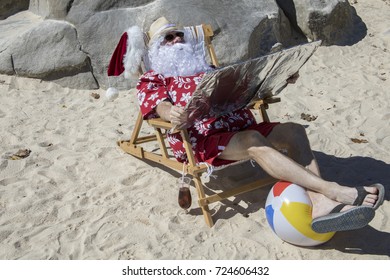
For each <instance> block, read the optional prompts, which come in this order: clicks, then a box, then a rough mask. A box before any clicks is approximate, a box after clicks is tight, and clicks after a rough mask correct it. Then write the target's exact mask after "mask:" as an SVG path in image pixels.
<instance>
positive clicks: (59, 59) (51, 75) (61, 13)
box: [0, 0, 355, 89]
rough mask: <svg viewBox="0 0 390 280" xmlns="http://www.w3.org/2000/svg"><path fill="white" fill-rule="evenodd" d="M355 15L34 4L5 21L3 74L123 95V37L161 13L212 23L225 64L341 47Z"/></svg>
mask: <svg viewBox="0 0 390 280" xmlns="http://www.w3.org/2000/svg"><path fill="white" fill-rule="evenodd" d="M3 1H4V0H3ZM8 2H9V3H11V1H7V0H6V2H5V3H8ZM22 2H23V1H14V4H13V5H16V6H18V7H20V6H21V4H22ZM282 10H283V11H282ZM0 11H1V10H0ZM353 11H354V9H353V8H352V7H351V6H350V5H349V4H348V2H347V1H343V0H276V1H273V0H248V1H235V0H225V1H224V5H221V3H220V2H217V1H209V0H199V1H197V2H196V6H195V5H194V1H192V0H181V1H173V0H134V1H125V0H94V1H82V0H30V6H29V12H26V11H25V12H21V13H18V14H16V15H14V16H10V17H8V18H6V19H4V20H1V21H0V74H8V75H14V74H17V75H21V76H25V77H32V78H38V79H43V80H51V81H55V82H57V83H59V84H61V85H63V86H68V87H81V88H90V89H93V88H96V87H103V88H108V87H110V86H112V87H116V88H119V89H125V88H128V87H129V86H132V85H134V81H129V80H125V79H124V78H123V77H122V76H120V77H110V79H108V78H107V75H106V71H107V66H108V63H109V60H110V58H111V54H112V53H113V51H114V49H115V47H116V45H117V43H118V41H119V39H120V36H121V35H122V34H123V32H125V31H126V30H127V29H128V28H129V27H130V26H132V25H138V26H140V27H141V28H143V29H144V30H147V29H148V27H149V26H150V24H151V23H152V22H153V21H154V20H155V19H156V18H158V17H160V16H162V15H164V16H165V17H167V18H168V19H169V20H171V21H173V22H176V23H179V24H182V25H197V24H200V23H208V24H211V26H212V28H213V30H214V33H215V36H214V39H213V44H214V47H215V50H216V54H217V57H218V58H219V61H220V63H221V64H222V65H224V64H228V63H234V62H237V61H241V60H246V59H248V58H253V57H256V56H260V55H264V54H267V53H269V52H271V51H274V50H275V46H281V45H282V46H283V47H291V46H293V45H297V44H299V43H302V42H307V40H317V39H321V40H323V41H324V42H325V43H326V44H333V43H335V42H340V41H341V40H342V38H343V37H345V34H346V33H345V32H346V30H347V29H348V28H351V26H353V25H354V24H355V23H354V22H353Z"/></svg>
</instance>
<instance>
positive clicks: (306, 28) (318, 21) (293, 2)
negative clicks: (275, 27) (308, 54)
mask: <svg viewBox="0 0 390 280" xmlns="http://www.w3.org/2000/svg"><path fill="white" fill-rule="evenodd" d="M276 2H277V3H278V5H279V6H280V7H281V9H282V10H283V11H284V13H285V14H286V16H287V17H288V18H289V20H290V22H291V25H292V26H293V27H294V29H295V30H297V31H298V32H300V33H302V34H304V35H305V36H306V37H307V38H308V39H309V40H322V42H323V44H325V45H333V44H345V43H346V42H347V41H348V40H349V37H350V35H351V32H353V29H354V24H356V22H355V17H356V15H355V13H354V9H353V8H352V6H351V5H350V4H349V2H348V0H276Z"/></svg>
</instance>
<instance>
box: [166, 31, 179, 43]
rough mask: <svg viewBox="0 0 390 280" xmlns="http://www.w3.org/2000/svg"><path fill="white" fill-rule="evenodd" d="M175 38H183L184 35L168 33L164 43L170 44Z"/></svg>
mask: <svg viewBox="0 0 390 280" xmlns="http://www.w3.org/2000/svg"><path fill="white" fill-rule="evenodd" d="M176 37H179V38H183V37H184V33H183V32H180V31H178V32H176V33H169V34H167V35H165V37H164V39H165V41H167V42H171V41H173V39H175V38H176Z"/></svg>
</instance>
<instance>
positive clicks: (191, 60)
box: [149, 43, 211, 77]
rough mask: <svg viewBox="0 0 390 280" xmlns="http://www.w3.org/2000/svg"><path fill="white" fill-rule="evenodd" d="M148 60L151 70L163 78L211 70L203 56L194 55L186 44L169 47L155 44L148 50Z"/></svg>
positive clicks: (192, 50) (190, 47)
mask: <svg viewBox="0 0 390 280" xmlns="http://www.w3.org/2000/svg"><path fill="white" fill-rule="evenodd" d="M149 59H150V62H151V68H152V69H153V70H154V71H155V72H157V73H159V74H162V75H164V76H165V77H175V76H192V75H195V74H198V73H201V72H206V71H208V70H210V69H211V67H210V66H209V65H208V64H207V62H206V61H205V59H204V57H203V55H196V54H195V52H194V49H193V48H192V46H191V45H190V44H188V43H184V44H182V43H176V44H174V45H171V46H160V44H159V43H156V44H154V45H153V46H152V47H151V49H150V52H149Z"/></svg>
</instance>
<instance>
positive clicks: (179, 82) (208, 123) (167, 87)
mask: <svg viewBox="0 0 390 280" xmlns="http://www.w3.org/2000/svg"><path fill="white" fill-rule="evenodd" d="M203 75H204V74H203V73H201V74H198V75H194V76H188V77H180V76H178V77H168V78H166V77H164V76H163V75H161V74H157V73H156V72H154V71H149V72H147V73H145V74H144V75H142V76H141V78H140V80H139V82H138V84H137V90H138V101H139V105H140V108H141V112H142V115H143V117H144V119H150V118H155V117H158V115H157V113H156V110H155V109H156V107H157V105H158V104H159V103H160V102H162V101H169V102H171V103H172V104H173V105H176V106H182V107H184V106H186V104H187V103H188V101H189V100H190V98H191V96H192V94H193V92H194V91H195V88H196V86H197V85H198V84H199V82H200V81H201V79H202V77H203ZM263 124H264V123H263ZM264 125H265V127H266V128H265V131H264V132H263V131H262V132H261V133H262V134H265V135H267V134H268V133H269V132H270V131H271V130H272V127H273V126H274V125H275V124H272V123H271V124H264ZM253 126H256V120H255V117H254V116H253V114H252V112H251V111H250V110H249V109H246V108H244V109H240V110H237V111H234V112H232V113H229V114H227V115H224V116H222V117H218V118H204V119H197V120H195V121H194V124H193V125H192V126H190V127H189V128H188V129H187V130H188V134H189V137H190V141H191V144H192V148H193V150H194V153H195V158H196V160H197V161H198V162H207V163H210V164H212V165H214V166H218V165H223V164H227V163H230V162H231V161H226V160H221V159H217V157H218V155H219V154H220V153H221V152H222V151H223V150H224V148H225V146H226V145H227V143H228V142H229V140H230V138H231V137H232V136H233V135H234V134H235V132H237V131H240V130H244V129H246V128H250V127H253ZM262 130H264V129H262ZM167 133H168V135H167V139H168V142H169V144H170V146H171V148H172V150H173V154H174V156H175V158H176V159H177V160H178V161H180V162H186V161H187V156H186V153H185V149H184V146H183V141H182V138H181V136H180V134H179V133H173V134H172V133H169V132H167Z"/></svg>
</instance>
